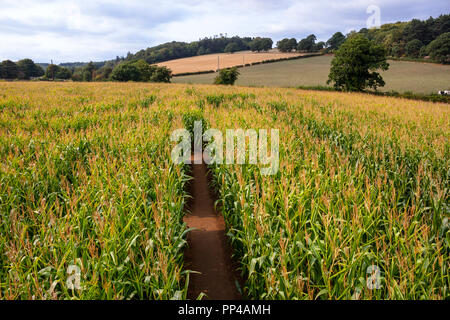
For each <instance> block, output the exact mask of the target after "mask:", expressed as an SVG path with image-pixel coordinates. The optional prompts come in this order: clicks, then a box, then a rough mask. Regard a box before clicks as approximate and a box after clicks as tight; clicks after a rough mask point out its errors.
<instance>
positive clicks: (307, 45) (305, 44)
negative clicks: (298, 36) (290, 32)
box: [297, 34, 317, 52]
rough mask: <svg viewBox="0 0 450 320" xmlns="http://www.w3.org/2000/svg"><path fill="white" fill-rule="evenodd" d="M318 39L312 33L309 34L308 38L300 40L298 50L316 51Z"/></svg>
mask: <svg viewBox="0 0 450 320" xmlns="http://www.w3.org/2000/svg"><path fill="white" fill-rule="evenodd" d="M316 40H317V38H316V36H315V35H313V34H310V35H309V36H307V37H306V38H304V39H302V40H300V41H299V42H298V45H297V50H298V51H306V52H310V51H314V50H315V44H316Z"/></svg>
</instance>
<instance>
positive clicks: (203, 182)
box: [184, 164, 241, 300]
mask: <svg viewBox="0 0 450 320" xmlns="http://www.w3.org/2000/svg"><path fill="white" fill-rule="evenodd" d="M206 172H207V171H206V165H205V164H193V165H192V175H193V177H194V179H193V181H192V183H191V186H190V194H191V196H192V197H193V199H192V201H191V202H190V204H189V209H190V213H188V214H187V215H186V216H185V218H184V221H185V222H186V224H187V225H188V227H189V228H196V229H197V230H193V231H190V232H189V233H188V235H187V241H188V248H187V249H186V252H185V268H186V269H189V270H193V271H198V272H200V273H201V274H195V273H191V274H190V278H189V288H188V299H196V298H197V297H198V295H199V294H200V293H201V292H203V293H204V294H206V296H205V297H204V299H212V300H221V299H240V298H241V295H240V294H239V291H238V289H237V287H236V279H237V275H236V273H235V271H234V270H235V266H234V264H233V262H232V259H231V250H230V246H229V244H228V239H227V237H226V235H225V223H224V220H223V217H222V216H221V215H219V214H217V212H216V211H215V209H214V200H213V198H212V197H211V193H210V190H209V186H208V178H207V174H206Z"/></svg>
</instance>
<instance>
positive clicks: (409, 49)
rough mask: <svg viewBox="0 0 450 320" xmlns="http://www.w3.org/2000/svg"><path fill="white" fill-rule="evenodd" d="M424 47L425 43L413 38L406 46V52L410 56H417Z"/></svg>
mask: <svg viewBox="0 0 450 320" xmlns="http://www.w3.org/2000/svg"><path fill="white" fill-rule="evenodd" d="M422 47H423V43H422V41H420V40H419V39H414V40H411V41H409V42H408V43H407V44H406V46H405V53H406V55H408V56H409V57H413V58H417V57H418V56H419V53H420V49H421V48H422Z"/></svg>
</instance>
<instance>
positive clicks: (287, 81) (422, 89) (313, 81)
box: [172, 56, 450, 93]
mask: <svg viewBox="0 0 450 320" xmlns="http://www.w3.org/2000/svg"><path fill="white" fill-rule="evenodd" d="M331 59H332V56H320V57H313V58H306V59H298V60H289V61H282V62H276V63H269V64H261V65H256V66H252V67H246V68H242V69H239V70H240V72H241V75H240V77H239V79H238V81H237V82H236V84H237V85H239V86H267V87H297V86H315V85H326V81H327V79H328V73H329V69H330V62H331ZM389 64H390V68H389V70H388V71H386V72H383V78H384V80H385V81H386V85H385V86H384V87H383V88H381V89H380V90H381V91H391V90H395V91H398V92H405V91H412V92H415V93H436V92H437V91H438V90H448V89H450V87H449V84H450V66H445V65H439V64H433V63H420V62H407V61H392V60H390V61H389ZM215 76H216V74H215V73H209V74H202V75H193V76H184V77H175V78H173V79H172V81H173V82H175V83H204V84H207V83H209V84H210V83H212V82H213V79H214V77H215Z"/></svg>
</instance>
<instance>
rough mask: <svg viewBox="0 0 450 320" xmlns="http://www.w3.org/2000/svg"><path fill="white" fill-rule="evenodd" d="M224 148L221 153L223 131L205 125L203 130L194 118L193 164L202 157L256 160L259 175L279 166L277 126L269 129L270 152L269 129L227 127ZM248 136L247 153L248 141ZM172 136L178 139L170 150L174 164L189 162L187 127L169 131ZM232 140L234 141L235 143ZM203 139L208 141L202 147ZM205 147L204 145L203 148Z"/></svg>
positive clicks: (214, 161)
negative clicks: (205, 128)
mask: <svg viewBox="0 0 450 320" xmlns="http://www.w3.org/2000/svg"><path fill="white" fill-rule="evenodd" d="M225 138H226V139H225V145H226V151H225V156H224V138H223V134H222V131H220V130H218V129H208V130H206V131H205V132H203V127H202V121H195V122H194V136H193V141H194V143H193V145H194V150H193V151H194V159H193V160H194V164H200V163H202V161H204V162H205V163H206V164H224V163H225V164H234V163H236V164H245V163H248V164H257V163H258V161H259V163H260V164H261V165H263V166H266V167H262V168H261V174H262V175H274V174H276V173H277V172H278V169H279V165H280V162H279V144H280V141H279V140H280V137H279V130H278V129H271V130H270V155H269V150H268V131H267V130H266V129H260V130H258V132H257V131H256V130H254V129H247V130H244V129H227V130H226V135H225ZM247 139H248V157H247V144H246V140H247ZM171 140H172V141H173V142H177V145H176V146H175V147H174V148H173V150H172V161H173V162H174V163H175V164H180V163H185V164H190V163H191V153H192V149H191V148H192V144H191V133H190V132H189V131H188V130H187V129H177V130H175V131H174V132H172V135H171ZM235 141H236V142H237V143H236V144H235ZM204 142H208V145H206V146H205V147H204ZM203 147H204V148H203Z"/></svg>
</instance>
